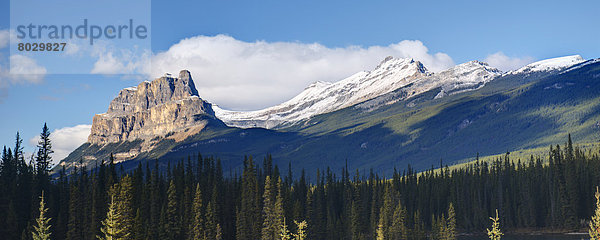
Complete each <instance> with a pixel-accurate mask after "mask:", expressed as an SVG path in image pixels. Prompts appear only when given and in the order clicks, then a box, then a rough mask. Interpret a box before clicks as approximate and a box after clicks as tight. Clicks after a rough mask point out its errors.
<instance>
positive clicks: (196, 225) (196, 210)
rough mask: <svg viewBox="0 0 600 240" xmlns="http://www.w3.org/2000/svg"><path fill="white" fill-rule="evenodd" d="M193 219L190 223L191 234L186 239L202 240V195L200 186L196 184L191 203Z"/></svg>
mask: <svg viewBox="0 0 600 240" xmlns="http://www.w3.org/2000/svg"><path fill="white" fill-rule="evenodd" d="M192 205H193V206H192V211H193V214H194V219H193V221H192V227H191V228H190V229H191V232H190V233H188V239H202V238H203V237H204V215H203V214H202V193H201V192H200V184H199V183H197V184H196V193H195V196H194V202H193V203H192Z"/></svg>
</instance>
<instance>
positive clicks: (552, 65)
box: [506, 55, 585, 75]
mask: <svg viewBox="0 0 600 240" xmlns="http://www.w3.org/2000/svg"><path fill="white" fill-rule="evenodd" d="M582 62H585V59H583V58H582V57H581V56H579V55H572V56H564V57H557V58H551V59H546V60H542V61H538V62H534V63H530V64H527V65H526V66H524V67H522V68H519V69H517V70H514V71H510V72H507V73H506V74H507V75H508V74H528V73H535V72H551V71H558V70H562V69H565V68H567V67H570V66H573V65H575V64H579V63H582Z"/></svg>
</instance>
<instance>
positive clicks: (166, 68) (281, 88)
mask: <svg viewBox="0 0 600 240" xmlns="http://www.w3.org/2000/svg"><path fill="white" fill-rule="evenodd" d="M386 56H394V57H402V58H414V59H415V60H419V61H421V62H422V63H423V64H424V65H425V66H426V67H427V68H428V69H429V70H431V71H440V70H444V69H447V68H449V67H451V66H453V65H454V62H453V60H452V58H450V56H448V55H447V54H444V53H429V50H428V49H427V47H425V45H423V43H422V42H420V41H417V40H414V41H413V40H405V41H402V42H399V43H396V44H390V45H388V46H370V47H360V46H349V47H345V48H329V47H326V46H323V45H321V44H318V43H298V42H265V41H256V42H244V41H240V40H237V39H234V38H233V37H230V36H225V35H217V36H212V37H209V36H197V37H193V38H188V39H184V40H181V41H180V42H179V43H177V44H175V45H173V46H171V47H170V48H169V49H168V50H167V51H165V52H161V53H158V54H156V55H154V56H153V58H152V70H151V72H150V73H149V75H150V76H153V77H156V76H161V75H163V74H164V73H165V72H170V73H175V74H176V73H178V72H179V70H182V69H187V70H190V71H191V72H192V76H193V78H194V80H195V82H196V86H197V88H198V91H199V94H200V97H202V98H204V99H207V100H209V101H211V102H213V103H216V104H219V105H220V106H222V107H225V108H228V109H236V110H239V109H241V110H250V109H258V108H263V107H267V106H272V105H275V104H278V103H281V102H283V101H285V100H288V99H290V98H292V97H293V96H295V95H296V94H298V93H299V92H301V91H302V89H304V88H305V87H306V86H308V85H309V84H310V83H312V82H315V81H338V80H341V79H343V78H345V77H348V76H350V75H352V74H354V73H356V72H359V71H362V70H371V69H372V68H374V67H375V66H376V65H377V64H379V62H381V61H382V60H383V59H384V58H385V57H386ZM117 66H118V65H117Z"/></svg>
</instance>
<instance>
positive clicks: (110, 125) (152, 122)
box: [88, 70, 215, 145]
mask: <svg viewBox="0 0 600 240" xmlns="http://www.w3.org/2000/svg"><path fill="white" fill-rule="evenodd" d="M209 119H215V114H214V112H213V110H212V107H211V104H210V103H208V102H206V101H203V100H202V99H201V98H200V97H199V96H198V91H197V90H196V87H195V86H194V81H193V80H192V77H191V75H190V72H189V71H187V70H182V71H181V72H180V73H179V77H171V76H170V75H166V76H163V77H160V78H157V79H155V80H153V81H151V82H148V81H146V82H142V83H140V84H139V85H138V86H137V87H131V88H125V89H123V90H121V91H120V92H119V95H118V96H117V97H116V98H115V99H113V100H112V102H111V103H110V105H109V107H108V110H107V111H106V113H101V114H96V116H94V119H93V124H92V130H91V133H90V136H89V137H88V142H89V143H92V144H98V145H103V144H107V143H116V142H121V141H127V140H128V141H132V140H136V139H141V140H150V139H153V138H156V137H161V136H166V135H167V134H170V133H181V132H185V131H187V130H188V129H190V128H194V132H197V131H199V130H201V128H202V126H204V125H205V124H206V121H207V120H209Z"/></svg>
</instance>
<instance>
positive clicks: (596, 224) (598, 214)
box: [588, 187, 600, 240]
mask: <svg viewBox="0 0 600 240" xmlns="http://www.w3.org/2000/svg"><path fill="white" fill-rule="evenodd" d="M594 196H595V197H596V210H594V215H593V216H592V220H591V221H590V223H589V225H590V228H589V230H588V233H589V235H590V239H591V240H600V192H598V187H596V194H594Z"/></svg>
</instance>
